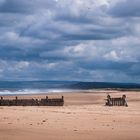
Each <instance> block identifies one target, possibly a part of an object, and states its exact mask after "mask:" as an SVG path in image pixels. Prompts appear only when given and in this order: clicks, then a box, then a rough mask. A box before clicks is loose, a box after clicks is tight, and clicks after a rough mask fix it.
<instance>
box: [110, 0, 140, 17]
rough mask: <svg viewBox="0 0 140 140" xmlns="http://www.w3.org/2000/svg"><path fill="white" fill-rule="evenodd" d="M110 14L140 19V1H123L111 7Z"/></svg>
mask: <svg viewBox="0 0 140 140" xmlns="http://www.w3.org/2000/svg"><path fill="white" fill-rule="evenodd" d="M109 12H110V13H111V14H112V15H114V16H118V17H131V16H135V17H139V16H140V1H139V0H133V1H130V0H124V1H123V0H122V1H119V2H118V3H117V4H116V5H114V6H113V7H111V9H110V10H109Z"/></svg>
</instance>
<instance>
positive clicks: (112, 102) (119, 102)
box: [106, 95, 128, 106]
mask: <svg viewBox="0 0 140 140" xmlns="http://www.w3.org/2000/svg"><path fill="white" fill-rule="evenodd" d="M106 105H107V106H128V104H127V101H126V95H123V96H122V97H119V98H111V96H110V95H107V99H106Z"/></svg>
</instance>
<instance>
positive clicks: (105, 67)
mask: <svg viewBox="0 0 140 140" xmlns="http://www.w3.org/2000/svg"><path fill="white" fill-rule="evenodd" d="M0 80H69V81H70V80H77V81H105V82H134V83H140V0H133V1H131V0H0Z"/></svg>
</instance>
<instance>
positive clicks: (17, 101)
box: [0, 96, 64, 106]
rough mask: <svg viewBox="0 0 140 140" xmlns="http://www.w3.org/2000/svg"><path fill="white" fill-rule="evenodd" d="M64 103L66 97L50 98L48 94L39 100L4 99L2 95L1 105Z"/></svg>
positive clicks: (51, 104) (57, 104)
mask: <svg viewBox="0 0 140 140" xmlns="http://www.w3.org/2000/svg"><path fill="white" fill-rule="evenodd" d="M63 105H64V97H63V96H62V97H61V98H52V99H49V98H48V96H46V98H44V99H41V100H38V99H18V97H16V98H15V99H13V100H12V99H4V98H3V97H1V99H0V106H63Z"/></svg>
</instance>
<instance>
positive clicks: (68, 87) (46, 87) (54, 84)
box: [0, 81, 140, 96]
mask: <svg viewBox="0 0 140 140" xmlns="http://www.w3.org/2000/svg"><path fill="white" fill-rule="evenodd" d="M98 89H121V90H140V84H136V83H112V82H81V81H0V95H1V96H2V95H23V94H42V93H46V94H47V93H49V94H50V93H51V94H53V93H60V92H65V93H68V92H79V91H81V90H86V91H87V90H89V91H91V90H98Z"/></svg>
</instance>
